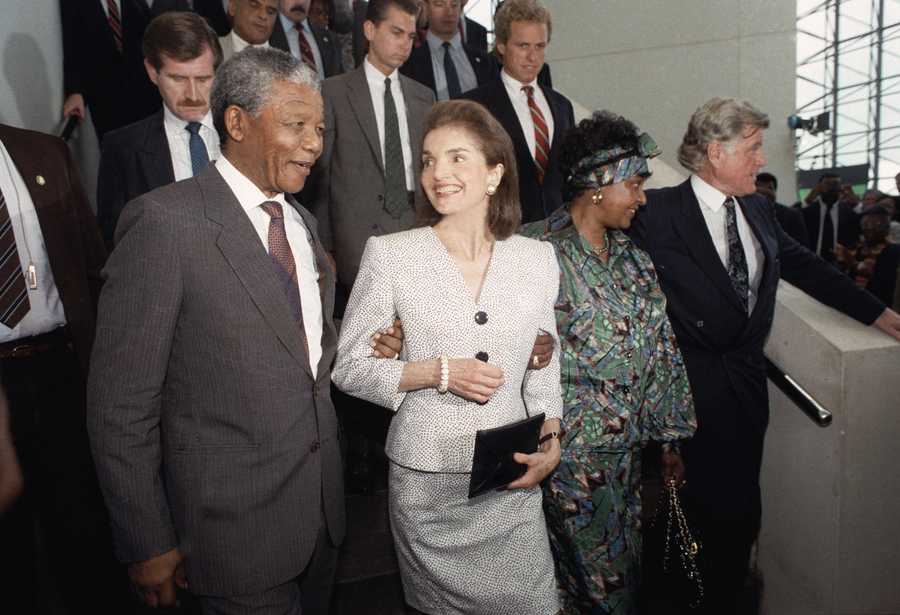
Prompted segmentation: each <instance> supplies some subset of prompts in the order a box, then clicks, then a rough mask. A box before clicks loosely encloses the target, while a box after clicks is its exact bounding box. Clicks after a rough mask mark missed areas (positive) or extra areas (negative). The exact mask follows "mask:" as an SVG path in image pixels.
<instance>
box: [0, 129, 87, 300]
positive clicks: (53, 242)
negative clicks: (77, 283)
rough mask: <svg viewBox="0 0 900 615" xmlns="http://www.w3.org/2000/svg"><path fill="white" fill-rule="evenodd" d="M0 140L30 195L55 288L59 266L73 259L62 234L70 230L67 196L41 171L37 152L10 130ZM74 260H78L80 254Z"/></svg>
mask: <svg viewBox="0 0 900 615" xmlns="http://www.w3.org/2000/svg"><path fill="white" fill-rule="evenodd" d="M0 140H2V141H3V145H4V146H5V147H6V150H7V152H9V156H10V158H12V160H13V164H14V165H15V167H16V169H18V171H19V174H20V175H21V176H22V181H23V182H24V183H25V187H26V188H27V189H28V194H29V195H30V196H31V202H32V203H33V204H34V210H35V213H36V214H37V218H38V223H39V224H40V227H41V234H42V235H43V237H44V247H45V248H46V250H47V259H48V262H49V263H50V269H51V270H52V271H53V277H54V279H55V280H56V281H57V282H56V284H57V286H59V285H60V284H62V283H63V280H64V279H65V274H66V271H64V270H62V269H61V267H62V266H63V265H68V264H69V263H71V262H73V260H72V259H73V258H74V256H75V254H74V251H73V250H69V249H68V248H69V243H68V238H67V237H66V233H65V229H68V228H69V227H70V226H69V220H68V219H67V218H68V216H67V214H68V209H67V208H66V206H65V203H66V199H67V195H65V194H63V193H61V192H60V189H61V187H62V185H61V184H58V183H57V182H56V180H58V178H57V177H56V176H55V174H54V173H53V172H52V171H51V170H49V169H48V170H44V169H43V165H42V164H41V159H40V153H39V152H34V151H29V148H28V147H26V146H25V144H23V143H20V142H19V140H18V139H17V138H16V134H15V133H14V132H12V131H6V130H2V131H0ZM78 257H79V258H80V255H78Z"/></svg>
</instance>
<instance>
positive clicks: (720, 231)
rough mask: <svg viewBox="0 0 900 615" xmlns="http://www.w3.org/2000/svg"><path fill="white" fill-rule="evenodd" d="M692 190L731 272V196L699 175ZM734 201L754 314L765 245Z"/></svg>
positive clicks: (749, 300)
mask: <svg viewBox="0 0 900 615" xmlns="http://www.w3.org/2000/svg"><path fill="white" fill-rule="evenodd" d="M691 188H693V190H694V194H695V195H696V197H697V200H698V201H699V202H700V213H701V214H703V219H704V220H705V221H706V229H707V230H708V231H709V236H710V237H711V238H712V242H713V245H714V246H715V247H716V252H718V253H719V258H720V259H722V265H723V266H724V267H725V269H726V270H728V235H727V232H726V230H725V199H727V198H728V195H727V194H725V193H723V192H721V191H720V190H718V189H717V188H714V187H713V186H710V185H709V184H708V183H706V182H705V181H703V180H702V179H700V178H699V177H697V176H696V175H691ZM734 200H735V201H736V203H735V208H734V213H735V217H736V218H737V227H738V235H739V236H740V238H741V244H743V246H744V256H745V258H746V259H747V274H748V279H749V281H750V295H749V297H748V302H747V307H748V310H749V311H750V313H752V312H753V307H754V306H755V305H756V300H757V297H758V295H759V282H760V279H761V278H762V272H763V265H764V264H765V260H766V257H765V255H764V254H763V251H762V246H761V245H760V243H759V241H758V240H757V239H756V235H754V234H753V231H752V230H751V229H750V225H749V224H748V223H747V218H745V217H744V212H743V211H742V210H741V207H740V206H739V205H738V204H737V202H738V199H737V197H734Z"/></svg>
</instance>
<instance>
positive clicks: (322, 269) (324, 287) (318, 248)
mask: <svg viewBox="0 0 900 615" xmlns="http://www.w3.org/2000/svg"><path fill="white" fill-rule="evenodd" d="M285 197H286V199H287V202H288V204H289V205H290V206H291V207H293V208H294V209H295V210H296V211H297V213H298V214H300V217H301V218H303V223H304V224H305V225H306V228H307V229H308V230H309V237H310V240H311V243H312V247H313V253H314V254H315V257H316V271H317V272H318V273H319V280H318V283H319V300H320V302H321V306H322V339H321V344H322V356H321V358H320V359H319V365H318V370H317V371H316V375H317V377H320V376H322V374H323V373H326V372H327V371H328V368H329V366H330V365H331V363H332V361H333V360H334V355H335V352H336V350H337V331H336V330H335V328H334V320H332V318H331V314H332V312H333V311H334V288H335V276H336V272H335V271H334V269H332V267H331V261H329V260H328V257H327V256H326V254H325V248H324V247H323V246H322V243H321V242H320V241H319V237H318V235H317V234H316V233H315V232H314V229H315V228H316V219H315V218H314V217H313V215H312V214H311V213H309V211H307V210H306V209H305V208H303V207H301V206H300V205H299V204H298V203H297V201H296V200H295V199H294V197H293V196H291V195H285ZM308 360H309V358H308V357H307V361H308Z"/></svg>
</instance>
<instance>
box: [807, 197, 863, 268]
mask: <svg viewBox="0 0 900 615" xmlns="http://www.w3.org/2000/svg"><path fill="white" fill-rule="evenodd" d="M836 207H837V208H838V229H837V240H838V243H840V244H842V245H844V246H855V245H856V244H857V243H859V233H860V230H859V214H857V213H856V212H854V211H853V205H850V204H849V203H844V202H839V203H837V205H836ZM821 208H822V205H821V203H820V202H819V201H815V202H814V203H812V204H810V205H807V206H806V207H803V208H801V209H800V212H801V213H802V214H803V220H804V222H805V223H806V233H807V235H809V243H808V244H807V247H808V248H809V249H810V250H813V251H815V249H816V244H818V242H819V224H820V222H821V220H820V217H821V211H822V209H821ZM822 258H823V259H824V260H826V261H828V262H829V263H831V262H834V255H833V254H823V255H822Z"/></svg>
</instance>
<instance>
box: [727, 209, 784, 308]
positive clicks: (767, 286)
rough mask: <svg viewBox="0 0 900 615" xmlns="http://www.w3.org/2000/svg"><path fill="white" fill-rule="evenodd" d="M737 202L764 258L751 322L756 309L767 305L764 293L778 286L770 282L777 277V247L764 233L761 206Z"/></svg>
mask: <svg viewBox="0 0 900 615" xmlns="http://www.w3.org/2000/svg"><path fill="white" fill-rule="evenodd" d="M737 201H738V204H739V206H740V208H741V211H742V212H744V219H745V220H747V224H748V225H749V226H750V230H751V232H752V233H753V235H754V237H756V241H758V242H759V245H760V248H761V249H762V251H763V257H764V258H765V262H764V263H762V266H763V273H762V275H761V276H760V277H759V288H758V289H757V296H756V305H755V306H754V307H753V313H752V314H751V315H750V319H751V321H752V320H753V317H754V316H756V315H757V313H758V312H759V310H758V309H757V308H759V307H760V306H761V305H766V304H767V301H766V299H765V297H764V296H763V295H764V293H768V292H769V291H772V292H774V291H775V290H776V288H777V286H778V280H777V279H776V280H772V277H773V276H775V275H777V271H778V270H777V268H776V267H775V261H776V251H777V247H776V246H775V245H773V244H774V241H775V238H773V237H772V234H771V233H766V232H764V228H765V220H764V216H763V211H762V206H758V205H748V204H747V203H746V200H745V199H743V198H739V199H738V200H737Z"/></svg>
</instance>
